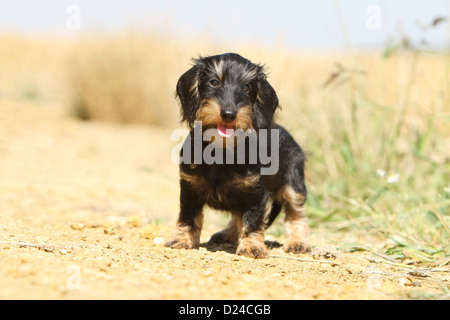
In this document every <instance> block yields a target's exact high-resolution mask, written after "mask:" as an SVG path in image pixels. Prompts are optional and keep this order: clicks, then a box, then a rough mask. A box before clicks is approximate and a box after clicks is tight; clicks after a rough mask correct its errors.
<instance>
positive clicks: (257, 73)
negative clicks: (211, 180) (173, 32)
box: [177, 53, 278, 137]
mask: <svg viewBox="0 0 450 320" xmlns="http://www.w3.org/2000/svg"><path fill="white" fill-rule="evenodd" d="M266 78H267V77H266V74H265V73H264V70H263V67H262V66H260V65H257V64H253V63H252V62H250V61H249V60H247V59H245V58H243V57H241V56H240V55H238V54H234V53H227V54H223V55H218V56H211V57H206V58H199V59H194V66H193V67H192V68H191V69H190V70H189V71H187V72H186V73H185V74H184V75H183V76H181V78H180V80H179V81H178V84H177V96H178V98H179V99H180V101H181V116H182V121H186V122H187V123H188V125H189V126H190V127H191V128H193V126H194V122H195V121H199V122H201V123H202V126H203V128H204V129H211V128H216V129H217V130H218V132H219V134H220V135H221V136H223V137H229V136H231V135H233V133H234V130H236V129H242V130H244V131H247V130H249V129H269V128H270V126H271V124H272V119H273V115H274V112H275V109H276V108H277V107H278V97H277V94H276V93H275V90H274V89H273V88H272V87H271V85H270V84H269V83H268V81H267V79H266Z"/></svg>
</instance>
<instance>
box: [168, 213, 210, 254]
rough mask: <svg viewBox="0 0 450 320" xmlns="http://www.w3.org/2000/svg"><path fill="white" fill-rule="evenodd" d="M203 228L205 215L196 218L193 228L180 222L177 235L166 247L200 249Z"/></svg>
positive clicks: (176, 231) (174, 235) (175, 234)
mask: <svg viewBox="0 0 450 320" xmlns="http://www.w3.org/2000/svg"><path fill="white" fill-rule="evenodd" d="M202 227H203V213H200V214H199V215H198V216H197V217H196V218H195V221H194V226H193V227H191V226H188V225H185V224H182V223H180V222H178V223H177V229H176V230H175V233H174V234H173V236H172V238H171V239H170V240H169V241H168V242H167V244H166V245H167V246H170V247H171V248H174V249H198V247H199V245H200V233H201V231H202Z"/></svg>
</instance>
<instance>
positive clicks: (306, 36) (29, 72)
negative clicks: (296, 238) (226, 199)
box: [0, 0, 450, 261]
mask: <svg viewBox="0 0 450 320" xmlns="http://www.w3.org/2000/svg"><path fill="white" fill-rule="evenodd" d="M449 15H450V1H449V0H429V1H426V2H425V1H406V0H370V1H368V0H361V1H351V0H318V1H313V2H311V1H309V2H305V1H287V0H280V1H276V2H275V1H266V0H259V1H254V0H244V1H237V0H230V1H219V0H209V1H206V0H193V1H173V0H172V1H162V0H150V1H138V0H134V1H133V0H129V1H106V0H97V1H88V0H84V1H52V0H41V1H25V0H16V1H0V172H1V175H2V178H1V182H0V187H2V188H3V189H4V190H5V192H4V193H3V195H4V197H5V199H6V200H7V203H6V204H5V203H4V204H3V205H2V206H4V207H3V209H5V208H6V209H7V210H6V211H5V210H4V211H3V212H14V213H15V214H24V213H23V212H24V211H23V210H25V209H24V208H29V206H30V203H34V204H36V203H39V204H41V205H44V206H45V207H46V210H45V214H46V215H50V214H51V212H53V213H54V214H55V216H56V215H58V214H60V213H61V210H62V211H64V210H65V211H64V212H67V214H69V215H70V212H73V208H77V210H78V211H76V212H77V213H79V211H80V210H81V211H83V210H84V211H83V212H85V211H86V210H88V211H89V210H91V211H98V212H101V211H102V210H113V211H114V210H115V211H116V212H118V214H126V213H130V212H138V213H139V212H140V213H142V214H143V215H145V216H148V219H153V220H154V221H156V220H158V219H160V220H158V221H165V220H164V219H166V217H170V219H172V220H173V219H175V218H176V215H177V211H178V183H177V168H176V165H174V164H173V163H171V160H170V159H171V149H172V148H173V146H174V145H176V144H177V143H178V142H173V141H171V139H170V136H171V132H172V131H173V130H174V129H176V128H179V127H180V124H179V111H178V103H177V101H176V100H175V98H174V91H175V85H176V82H177V80H178V78H179V76H180V75H181V74H182V73H183V72H185V71H186V70H187V69H188V68H189V67H190V65H191V60H190V59H191V58H192V57H197V56H198V55H203V56H206V55H213V54H219V53H224V52H237V53H240V54H241V55H243V56H245V57H247V58H248V59H250V60H252V61H254V62H257V63H262V64H265V65H266V66H267V68H268V70H269V72H270V78H269V81H270V82H271V84H272V85H273V86H274V88H275V89H276V90H277V92H278V94H279V98H280V102H281V106H282V110H281V111H280V112H279V113H278V115H277V117H278V122H279V123H281V124H282V125H284V126H285V127H287V128H288V129H289V130H290V131H291V132H292V133H293V135H294V136H295V138H296V139H297V141H298V142H299V143H300V144H301V145H302V146H303V147H304V149H305V150H306V152H307V153H308V159H309V160H308V164H307V184H308V187H309V191H310V197H309V207H308V215H309V217H310V220H311V224H312V225H313V226H314V227H315V228H323V229H324V231H323V232H324V234H328V233H331V234H333V236H327V237H328V238H331V239H335V241H337V240H336V239H338V238H339V239H340V241H342V242H340V243H341V246H342V247H344V246H347V247H348V248H350V249H352V248H353V249H354V250H360V249H361V248H362V247H364V246H365V248H368V247H370V246H371V244H373V243H375V242H377V241H378V242H379V243H382V245H380V246H378V247H377V250H379V251H381V252H383V253H385V254H388V255H390V256H392V257H394V258H399V257H400V258H403V259H405V258H411V259H413V258H414V259H419V260H421V259H422V260H424V261H433V260H435V259H437V258H441V257H442V256H448V253H449V250H448V243H449V232H450V229H449V226H450V212H449V207H450V163H449V161H450V24H449V21H448V20H449ZM24 199H28V200H26V201H25V200H24ZM30 199H31V200H30ZM43 199H45V200H43ZM69 199H70V201H69ZM30 201H31V202H30ZM67 203H72V204H73V205H72V206H68V205H67ZM80 203H81V204H82V205H80ZM18 207H20V208H22V209H21V210H22V211H20V210H17V208H18ZM80 208H81V209H80ZM99 208H100V209H99ZM101 208H103V209H101ZM18 212H19V213H18ZM218 223H219V224H220V223H222V224H223V223H226V222H218ZM342 231H346V232H345V233H343V232H342ZM348 231H352V232H348ZM271 232H272V234H273V235H274V236H279V235H281V234H282V232H283V231H282V227H281V224H278V225H276V226H275V227H274V228H272V231H271ZM336 234H339V237H337V236H336ZM349 234H352V238H351V239H347V238H346V237H347V236H348V235H349ZM346 235H347V236H346ZM369 240H370V241H369ZM375 240H376V241H375ZM355 243H356V244H355ZM369 243H370V244H369ZM362 244H364V245H362ZM353 249H352V250H353Z"/></svg>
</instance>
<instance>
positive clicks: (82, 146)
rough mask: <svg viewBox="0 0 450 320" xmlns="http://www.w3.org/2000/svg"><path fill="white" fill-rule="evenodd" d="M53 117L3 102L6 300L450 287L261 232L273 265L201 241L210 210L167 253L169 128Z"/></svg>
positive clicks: (172, 204)
mask: <svg viewBox="0 0 450 320" xmlns="http://www.w3.org/2000/svg"><path fill="white" fill-rule="evenodd" d="M55 110H57V109H56V108H52V107H49V106H46V107H43V106H40V105H33V104H30V105H26V104H23V103H21V104H16V103H13V102H8V101H2V102H1V104H0V298H1V299H402V298H403V299H404V298H412V297H417V296H418V297H423V296H425V295H426V294H425V293H439V292H442V291H441V290H442V283H443V282H444V281H447V283H448V281H450V279H448V273H445V274H444V273H443V274H439V273H437V274H436V275H435V276H434V277H429V276H424V275H423V274H421V273H420V272H419V271H417V270H414V269H413V268H412V267H401V266H399V265H396V264H391V265H390V264H389V261H387V260H384V259H381V258H377V257H376V256H374V255H372V254H370V253H368V252H359V253H352V254H351V253H346V252H341V251H337V250H335V249H334V248H333V246H332V245H331V242H329V241H327V240H325V239H324V238H323V237H322V236H321V233H320V232H319V231H317V232H314V234H313V237H312V243H313V245H314V247H315V248H314V251H313V253H312V254H309V255H288V254H285V253H284V252H283V250H282V247H281V245H282V243H283V237H280V238H276V237H274V236H268V238H267V239H268V240H270V241H268V242H267V244H268V246H269V248H270V250H269V254H270V255H271V256H272V257H271V258H269V259H265V260H253V259H248V258H245V257H240V256H236V255H235V254H234V250H235V248H234V247H233V246H230V245H221V246H217V247H211V246H208V245H207V244H206V242H207V240H208V239H209V237H210V236H211V235H212V234H213V233H214V232H216V231H218V230H219V229H220V228H221V227H223V226H224V224H226V219H225V218H223V217H222V216H220V215H218V214H215V213H212V212H211V213H209V212H208V214H207V215H206V220H205V228H204V231H203V233H202V238H201V240H202V242H203V244H202V246H201V248H200V249H199V250H192V251H185V250H181V251H177V250H172V249H167V248H165V247H164V246H163V243H164V241H165V240H167V238H168V237H169V236H170V235H171V233H172V231H173V230H174V226H175V221H176V217H177V212H178V182H177V179H178V178H177V167H176V166H175V165H174V164H172V163H171V161H170V152H171V149H172V147H173V145H174V144H176V143H174V142H171V141H170V135H171V132H170V131H169V130H167V131H164V130H160V129H156V128H148V127H143V126H126V127H122V126H115V125H108V124H101V123H86V122H78V121H75V120H73V119H70V118H67V117H64V116H62V115H61V114H60V113H59V112H57V111H55ZM275 256H276V257H275ZM374 259H377V261H382V262H383V263H379V262H378V263H375V260H374Z"/></svg>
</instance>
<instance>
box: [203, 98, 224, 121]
mask: <svg viewBox="0 0 450 320" xmlns="http://www.w3.org/2000/svg"><path fill="white" fill-rule="evenodd" d="M220 109H221V107H220V105H219V103H218V102H217V101H216V99H214V98H212V99H208V100H203V101H202V103H201V105H200V108H199V109H198V111H197V121H200V122H202V125H203V126H212V127H216V126H217V125H218V124H219V123H220V122H221V121H222V118H221V116H220Z"/></svg>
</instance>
